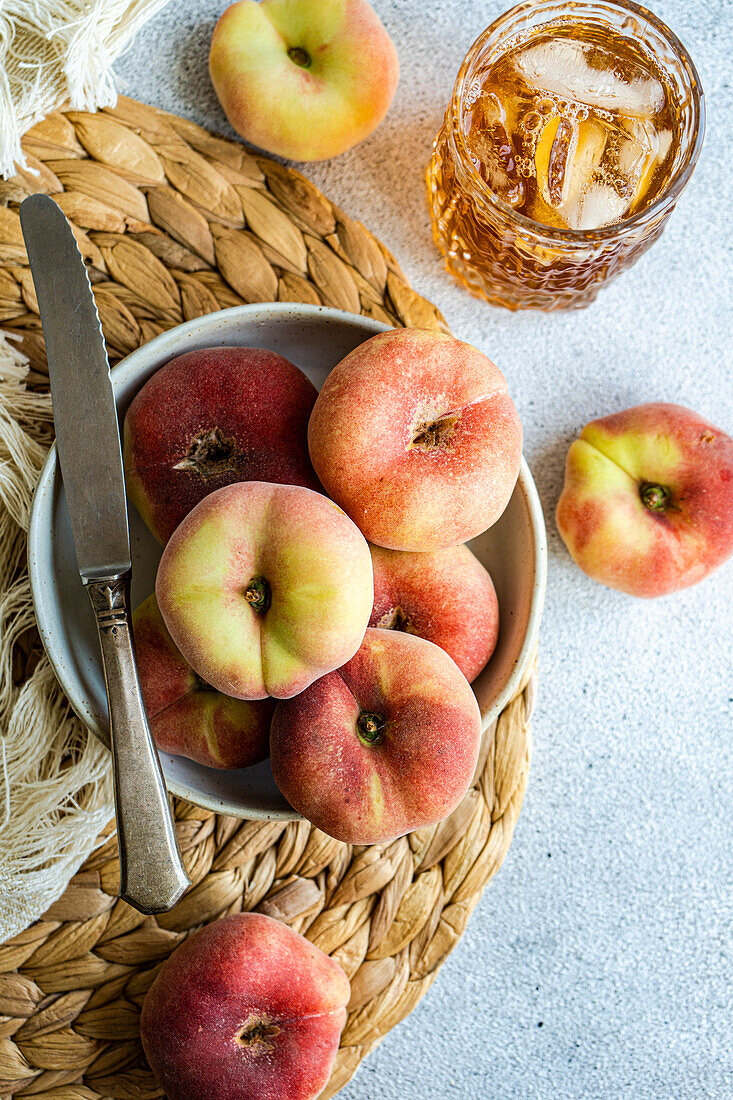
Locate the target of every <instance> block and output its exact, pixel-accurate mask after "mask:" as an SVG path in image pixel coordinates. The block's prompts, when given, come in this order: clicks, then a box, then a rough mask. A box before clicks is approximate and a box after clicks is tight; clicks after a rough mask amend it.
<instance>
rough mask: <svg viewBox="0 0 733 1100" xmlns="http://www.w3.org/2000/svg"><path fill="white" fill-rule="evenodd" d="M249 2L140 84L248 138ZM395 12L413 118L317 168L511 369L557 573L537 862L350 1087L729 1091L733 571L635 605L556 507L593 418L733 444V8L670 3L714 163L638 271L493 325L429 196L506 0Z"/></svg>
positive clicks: (536, 807)
mask: <svg viewBox="0 0 733 1100" xmlns="http://www.w3.org/2000/svg"><path fill="white" fill-rule="evenodd" d="M224 6H225V4H224V0H171V3H170V4H169V5H168V7H167V8H165V9H164V10H163V11H162V12H161V13H160V14H159V15H158V16H157V17H156V18H155V20H154V21H153V22H152V23H151V24H149V25H148V26H147V27H146V28H145V29H144V30H143V31H142V33H141V34H139V36H138V40H137V42H136V43H135V45H134V47H133V49H132V50H131V51H130V52H129V53H128V54H127V55H126V56H125V57H124V58H123V59H121V60H120V61H119V62H118V64H117V72H118V74H119V78H120V85H121V88H122V90H123V91H125V92H126V93H127V94H129V95H133V96H137V97H138V98H140V99H144V100H146V101H148V102H150V103H155V104H158V105H159V106H162V107H165V108H167V109H168V110H172V111H177V112H179V113H181V114H184V115H187V116H189V117H190V118H192V119H195V120H196V121H197V122H201V123H204V124H205V125H208V126H210V127H212V128H214V129H215V130H219V131H223V132H228V131H227V127H226V122H225V119H224V116H223V114H222V113H221V111H220V109H219V106H218V104H217V101H216V98H215V96H214V94H213V91H212V90H211V87H210V85H209V81H208V77H207V73H206V61H207V49H208V42H209V38H210V35H211V31H212V28H213V25H214V22H215V20H216V18H217V16H218V14H219V13H220V11H221V10H222V9H223V7H224ZM375 6H376V7H377V9H378V11H379V12H380V15H381V16H382V19H383V21H384V22H385V24H386V26H387V28H388V30H389V32H390V33H391V34H392V36H393V38H394V40H395V43H396V45H397V49H398V51H399V55H400V60H401V65H402V78H401V82H400V87H399V91H398V93H397V97H396V99H395V103H394V105H393V108H392V110H391V112H390V114H389V116H388V118H387V119H386V121H385V122H384V123H383V124H382V126H381V127H380V129H379V130H378V131H377V132H376V133H375V134H374V135H373V136H372V137H371V138H370V139H368V140H367V141H365V142H364V143H362V144H361V145H360V146H358V147H357V148H356V149H355V150H353V151H352V152H350V153H347V154H346V155H344V156H343V157H340V158H338V159H336V160H333V161H331V162H328V163H325V164H320V165H315V166H308V167H307V168H305V171H306V173H307V174H308V175H309V176H310V178H311V179H313V180H315V181H316V183H317V184H319V186H321V187H322V188H323V189H324V190H325V191H326V192H327V193H328V194H329V195H330V196H331V197H332V198H333V199H334V200H335V201H337V202H338V203H339V204H340V205H342V206H343V207H344V208H345V209H346V210H347V211H348V212H349V213H351V214H352V215H353V216H355V217H357V218H360V219H361V220H362V221H364V222H365V223H366V224H367V225H368V226H369V227H370V228H371V229H373V230H374V231H375V232H376V233H377V234H378V235H379V236H380V237H381V238H382V240H383V241H385V243H386V244H387V245H388V246H389V247H390V248H391V249H392V250H393V251H394V252H395V254H396V255H397V257H398V258H399V260H400V262H401V263H402V265H403V267H404V269H405V271H406V273H407V275H408V276H409V278H410V279H411V280H412V282H413V284H414V285H415V286H416V287H417V288H418V289H419V290H420V291H421V292H422V293H424V294H425V295H427V296H428V297H429V298H431V299H432V301H434V302H435V303H436V304H437V305H438V306H439V307H440V308H441V309H442V310H443V312H444V313H445V315H446V317H447V318H448V321H449V323H450V325H451V326H452V328H453V331H454V332H455V333H456V334H457V335H458V336H460V337H462V338H463V339H466V340H468V341H470V342H471V343H474V344H476V345H477V346H478V347H480V348H482V349H483V350H484V351H486V352H487V353H488V354H489V355H490V356H491V357H492V359H494V360H495V361H496V362H497V363H498V364H499V365H500V366H501V368H502V369H503V370H504V372H505V374H506V375H507V377H508V379H509V384H510V390H511V392H512V394H513V396H514V398H515V400H516V402H517V405H518V407H519V410H520V413H521V415H522V418H523V421H524V426H525V433H526V455H527V459H528V461H529V463H530V466H531V467H532V470H533V472H534V475H535V478H536V480H537V483H538V487H539V490H540V494H541V496H542V500H543V502H544V505H545V510H546V516H547V522H548V528H549V535H550V571H549V587H548V597H547V607H546V612H545V619H544V624H543V634H542V648H541V662H540V676H541V684H540V694H539V700H538V705H537V710H536V714H535V721H534V739H535V752H534V762H533V766H532V775H531V780H530V785H529V790H528V793H527V797H526V800H525V804H524V809H523V811H522V815H521V817H520V820H519V824H518V827H517V830H516V833H515V837H514V843H513V846H512V849H511V851H510V853H509V856H508V858H507V860H506V863H505V865H504V867H503V869H502V871H501V872H500V874H499V876H498V878H497V879H496V880H495V881H494V883H493V885H492V886H491V887H490V888H489V890H488V891H487V893H486V894H485V896H484V898H483V900H482V902H481V904H480V905H479V906H478V908H477V909H476V911H475V913H474V915H473V917H472V919H471V922H470V924H469V927H468V931H467V932H466V935H465V936H464V937H463V939H462V941H461V942H460V944H459V946H458V947H457V949H456V950H455V952H454V953H453V955H452V956H451V958H450V959H449V961H448V962H447V963H446V965H445V966H444V967H443V970H442V971H441V973H440V975H439V976H438V978H437V980H436V982H435V984H434V985H433V988H432V989H431V991H430V992H429V994H428V995H427V997H426V998H425V999H424V1000H423V1002H422V1003H421V1004H420V1005H419V1007H418V1008H417V1009H416V1010H415V1011H414V1012H413V1013H412V1015H411V1016H410V1017H409V1018H408V1019H407V1020H406V1021H405V1022H404V1023H403V1024H401V1025H400V1026H399V1027H398V1028H397V1029H396V1030H395V1031H393V1032H392V1033H391V1034H390V1035H389V1036H388V1037H387V1038H386V1039H385V1041H384V1042H383V1044H382V1045H381V1047H380V1048H379V1049H378V1050H377V1051H375V1053H374V1054H373V1055H372V1056H371V1057H370V1058H369V1059H368V1060H367V1061H366V1062H365V1064H364V1065H363V1066H362V1068H361V1070H360V1072H359V1074H358V1075H357V1078H356V1079H355V1081H354V1082H352V1084H351V1085H349V1087H348V1088H346V1089H345V1090H344V1092H343V1094H342V1095H343V1097H344V1100H375V1098H376V1097H380V1098H382V1100H397V1098H400V1100H404V1098H409V1100H412V1098H416V1100H417V1098H418V1097H419V1098H420V1100H444V1098H445V1097H453V1096H455V1097H466V1098H474V1097H475V1098H476V1100H479V1098H481V1100H483V1098H486V1100H493V1098H509V1097H511V1098H512V1100H514V1098H517V1100H519V1098H522V1100H524V1098H537V1100H571V1098H572V1100H575V1098H578V1100H580V1098H583V1100H591V1098H593V1100H594V1098H603V1100H619V1098H622V1097H624V1098H625V1097H628V1098H629V1100H652V1098H653V1100H693V1098H698V1097H710V1098H714V1100H730V1098H731V1097H733V1024H732V1023H731V1021H732V1019H733V1011H732V1010H733V994H732V993H731V989H732V987H733V983H732V978H733V974H732V958H731V956H732V954H733V950H732V942H733V931H732V929H733V828H732V826H731V812H732V810H733V749H732V742H733V633H732V628H731V618H732V615H733V564H729V565H728V566H727V567H724V568H723V570H722V571H720V572H719V573H718V574H717V575H715V576H713V577H712V578H709V579H708V580H707V581H706V582H705V583H703V584H701V585H699V586H698V587H696V588H694V589H691V590H689V591H688V592H685V593H682V594H680V595H677V596H674V597H669V598H666V599H662V600H656V601H649V602H646V601H645V602H642V601H635V600H633V599H631V598H630V597H626V596H623V595H621V594H618V593H613V592H610V591H608V590H606V589H604V588H601V587H599V586H598V585H595V584H594V583H593V582H592V581H590V580H588V579H587V578H586V577H585V576H583V575H582V574H581V573H580V572H579V571H578V570H577V569H576V568H575V567H574V566H573V564H572V563H571V561H570V559H569V557H568V556H567V554H566V553H565V551H564V549H563V546H562V544H561V542H560V540H559V538H558V536H557V532H556V530H555V526H554V522H553V519H552V514H553V511H554V505H555V502H556V500H557V496H558V494H559V492H560V487H561V481H562V468H563V462H564V457H565V452H566V449H567V446H568V443H569V442H570V440H571V439H572V438H573V436H574V435H575V434H576V433H577V432H578V430H579V428H580V427H581V426H582V425H583V424H584V423H585V422H586V421H587V420H589V419H591V418H592V417H595V416H598V415H602V414H603V413H606V412H609V411H611V410H614V409H619V408H623V407H625V406H627V405H632V404H637V403H639V402H642V401H649V400H669V401H676V402H679V403H681V404H685V405H689V406H690V407H691V408H694V409H696V410H698V411H699V412H700V413H702V414H703V415H706V416H708V417H709V418H710V419H711V420H712V421H713V422H714V423H717V424H718V425H719V426H721V427H723V428H727V430H728V431H733V384H732V383H731V376H732V375H733V356H731V350H730V343H731V315H732V313H733V308H732V303H731V281H730V277H731V266H732V265H731V259H732V255H731V253H732V251H733V250H732V249H731V234H730V229H729V225H730V218H731V198H732V197H733V196H732V189H731V178H732V177H733V140H732V134H733V127H732V124H731V119H732V117H733V96H732V95H731V75H730V58H731V56H733V26H732V24H733V19H732V8H731V5H730V3H729V2H725V0H708V2H702V0H658V2H657V3H656V4H655V10H656V11H657V13H658V14H659V15H660V16H661V17H662V18H663V19H665V20H666V21H667V22H668V23H669V24H670V25H671V26H672V28H673V29H674V30H675V31H676V33H677V34H678V35H679V36H680V37H681V38H682V40H683V41H684V42H685V44H686V45H687V46H688V48H689V50H690V52H691V53H692V56H693V58H694V60H695V62H696V64H697V66H698V69H699V71H700V74H701V77H702V82H703V86H704V88H705V91H706V93H707V106H708V133H707V140H706V145H705V149H704V151H703V154H702V158H701V160H700V163H699V165H698V168H697V171H696V173H695V176H694V178H693V180H692V183H691V184H690V186H689V188H688V190H687V192H686V193H685V195H684V196H683V198H682V200H681V201H680V203H679V206H678V208H677V210H676V211H675V213H674V215H673V217H672V220H671V222H670V224H669V227H668V229H667V231H666V233H665V235H664V237H663V238H662V240H661V241H660V242H658V243H657V244H656V245H655V247H654V248H653V250H652V251H651V252H650V253H649V254H648V255H647V256H646V257H645V258H644V259H643V260H642V261H641V262H640V263H639V264H638V265H637V267H636V268H635V269H634V270H633V271H632V272H630V273H628V274H626V275H624V276H622V277H621V278H620V279H619V280H618V281H617V282H616V283H615V284H614V285H613V286H611V287H609V288H608V289H607V290H606V291H605V292H604V293H602V295H601V297H600V298H599V300H598V301H597V302H596V303H595V305H593V306H591V307H590V308H589V309H587V310H586V311H585V312H582V313H576V314H571V315H556V316H550V317H545V316H539V315H510V314H508V313H504V312H501V311H498V310H495V309H492V308H490V307H488V306H485V305H482V304H480V303H478V302H475V301H474V300H473V299H472V298H470V297H468V296H467V295H466V294H465V293H464V292H463V291H462V290H460V289H459V288H458V287H457V286H456V285H454V284H453V283H452V282H451V280H450V279H449V277H448V276H447V275H446V274H445V273H444V272H443V271H442V269H441V268H440V265H439V263H438V261H437V258H436V255H435V253H434V251H433V248H432V244H431V242H430V234H429V228H428V217H427V211H426V207H425V203H424V198H423V184H422V173H423V167H424V164H425V161H426V159H427V157H428V154H429V150H430V144H431V141H432V138H433V136H434V134H435V132H436V130H437V128H438V125H439V122H440V119H441V116H442V112H443V108H444V106H445V103H446V101H447V99H448V97H449V94H450V90H451V86H452V83H453V79H454V77H455V74H456V72H457V69H458V66H459V64H460V61H461V59H462V57H463V55H464V54H465V52H466V50H467V48H468V47H469V46H470V44H471V42H472V41H473V39H474V38H475V37H476V36H477V35H478V33H479V32H480V31H481V30H482V29H483V28H484V27H485V26H486V25H487V24H488V23H489V22H491V20H492V19H493V18H494V17H495V16H496V15H498V14H499V12H500V11H501V10H502V8H503V7H504V6H505V5H503V4H502V3H496V2H493V0H461V2H460V3H459V2H457V0H419V2H418V0H375ZM726 207H727V208H728V210H727V214H725V213H724V210H725V208H726Z"/></svg>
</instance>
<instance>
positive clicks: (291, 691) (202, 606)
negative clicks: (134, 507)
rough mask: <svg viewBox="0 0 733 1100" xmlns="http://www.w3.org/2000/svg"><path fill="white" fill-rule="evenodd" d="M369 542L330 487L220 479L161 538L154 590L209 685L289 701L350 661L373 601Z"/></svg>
mask: <svg viewBox="0 0 733 1100" xmlns="http://www.w3.org/2000/svg"><path fill="white" fill-rule="evenodd" d="M373 591H374V590H373V584H372V564H371V557H370V554H369V547H368V545H367V543H366V541H365V539H364V537H363V536H362V535H361V533H360V532H359V530H358V529H357V528H356V526H355V525H354V524H353V523H352V522H351V520H350V519H349V518H348V516H346V515H345V514H344V513H343V512H342V511H341V509H340V508H339V507H338V506H337V505H335V504H334V503H333V502H332V501H330V500H328V498H327V497H324V496H322V495H321V494H320V493H315V492H313V491H312V490H311V489H305V488H303V487H301V486H295V485H272V484H269V483H267V482H259V481H249V482H239V483H237V484H234V485H228V486H225V487H224V488H222V489H219V490H217V491H216V492H215V493H212V494H211V495H210V496H208V497H205V498H204V500H202V501H201V502H200V503H199V504H198V505H197V506H196V507H195V508H194V509H193V511H191V512H189V514H188V515H187V516H186V518H185V519H184V520H183V522H182V523H181V524H180V526H179V527H178V528H177V529H176V530H175V532H174V533H173V535H172V536H171V538H170V540H169V542H168V543H167V545H166V547H165V550H164V551H163V556H162V558H161V561H160V566H159V568H158V576H157V580H156V594H157V597H158V604H159V606H160V610H161V614H162V615H163V618H164V620H165V623H166V626H167V627H168V630H169V631H170V634H171V636H172V638H173V640H174V642H175V643H176V645H177V646H178V648H179V649H180V651H181V653H182V654H183V656H184V657H185V658H186V660H187V661H188V663H189V664H190V665H191V667H192V668H193V669H194V671H195V672H197V673H198V675H199V676H201V678H202V679H203V680H205V681H206V682H207V683H208V684H210V685H211V686H212V687H214V688H216V689H217V690H218V691H222V692H224V693H225V694H227V695H233V696H234V697H235V698H239V699H264V698H265V697H266V696H268V695H271V696H274V697H276V698H279V699H286V698H289V697H290V696H292V695H296V694H297V693H298V692H300V691H303V690H304V689H305V688H306V687H308V685H309V684H311V683H312V682H313V681H314V680H316V679H317V678H318V677H319V676H323V675H324V674H325V673H327V672H331V671H333V669H335V668H338V667H339V666H340V665H342V664H343V663H344V662H345V661H348V660H349V659H350V658H351V657H352V656H353V655H354V653H355V652H356V650H357V649H358V648H359V644H360V642H361V640H362V638H363V636H364V631H365V629H366V626H367V623H368V621H369V615H370V612H371V609H372V600H373Z"/></svg>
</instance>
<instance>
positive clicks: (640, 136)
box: [616, 119, 659, 209]
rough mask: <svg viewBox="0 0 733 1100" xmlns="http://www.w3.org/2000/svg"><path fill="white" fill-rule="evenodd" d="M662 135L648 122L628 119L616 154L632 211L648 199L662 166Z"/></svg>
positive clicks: (622, 188) (620, 181)
mask: <svg viewBox="0 0 733 1100" xmlns="http://www.w3.org/2000/svg"><path fill="white" fill-rule="evenodd" d="M658 155H659V135H658V133H657V131H656V128H655V127H654V125H653V124H652V123H651V122H649V121H648V120H638V119H627V120H626V126H625V132H624V135H623V137H622V138H621V140H620V144H619V147H618V152H617V155H616V167H617V169H618V173H619V177H620V179H619V184H620V186H619V188H618V189H619V191H625V193H626V194H627V195H628V196H629V198H630V199H631V203H630V207H631V209H633V208H635V207H637V206H638V205H639V204H640V203H641V202H642V201H643V199H644V196H645V195H646V193H647V191H648V190H649V185H650V184H651V182H652V177H653V176H654V171H655V169H656V167H657V164H658V159H657V158H658Z"/></svg>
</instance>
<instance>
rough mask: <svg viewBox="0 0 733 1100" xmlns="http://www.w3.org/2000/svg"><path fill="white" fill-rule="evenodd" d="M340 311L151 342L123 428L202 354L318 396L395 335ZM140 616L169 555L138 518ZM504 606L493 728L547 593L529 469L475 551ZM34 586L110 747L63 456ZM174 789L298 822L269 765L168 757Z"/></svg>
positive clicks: (38, 505)
mask: <svg viewBox="0 0 733 1100" xmlns="http://www.w3.org/2000/svg"><path fill="white" fill-rule="evenodd" d="M385 327H386V326H385V325H382V324H381V323H379V322H377V321H372V320H369V319H368V318H365V317H359V316H356V315H355V314H351V313H343V312H341V311H340V310H335V309H325V308H323V307H319V306H310V305H297V304H289V303H266V304H263V305H247V306H238V307H235V308H234V309H225V310H222V311H221V312H219V313H211V314H208V315H207V316H204V317H197V318H195V319H194V320H192V321H187V322H186V323H185V324H182V325H179V326H178V327H177V328H174V329H171V330H170V331H168V332H165V333H163V334H162V335H160V336H158V337H156V338H155V339H154V340H151V341H150V343H148V344H145V345H144V346H143V347H141V348H138V350H137V351H134V352H133V353H132V354H131V355H128V356H127V358H126V359H124V360H123V361H122V362H121V363H119V364H118V365H117V366H116V367H115V368H114V369H113V371H112V382H113V385H114V391H115V398H116V401H117V409H118V412H119V415H120V420H122V418H123V417H124V415H125V411H126V409H127V407H128V405H129V404H130V401H131V400H132V398H133V397H134V395H135V394H136V393H137V391H138V390H139V389H140V387H141V386H142V385H143V384H144V383H145V382H146V381H147V380H148V378H150V376H151V375H152V374H153V373H154V372H155V371H156V370H157V369H158V367H160V366H161V365H162V364H163V363H165V362H167V361H168V360H169V359H172V358H173V356H175V355H180V354H181V353H182V352H185V351H191V350H193V349H195V348H208V347H217V346H220V345H225V344H241V345H248V346H251V347H262V348H270V349H272V350H273V351H277V352H280V353H281V354H282V355H284V356H285V357H286V358H287V359H290V360H291V361H292V362H293V363H296V364H297V366H299V367H300V368H301V370H303V371H304V372H305V373H306V374H307V375H308V377H309V378H310V379H311V380H312V381H313V383H314V384H315V385H316V386H317V387H318V388H320V387H321V385H322V384H323V381H324V379H325V378H326V375H327V374H328V372H329V371H330V370H331V368H332V367H333V366H335V364H336V363H338V362H339V360H341V359H343V357H344V356H345V355H346V354H347V353H348V352H350V351H351V350H352V349H353V348H355V347H356V346H357V345H358V344H361V343H362V342H363V341H364V340H367V339H368V338H369V337H370V336H373V335H374V334H375V333H376V332H381V331H383V330H384V329H385ZM130 541H131V546H132V563H133V583H132V606H133V607H137V606H138V604H139V603H141V602H142V601H143V600H144V599H145V598H146V597H147V596H148V595H149V594H150V593H151V592H152V591H153V588H154V583H155V573H156V569H157V565H158V560H159V558H160V553H161V548H160V546H159V545H158V543H157V542H156V541H155V540H154V539H153V537H152V535H151V534H150V533H149V531H148V529H147V528H146V527H145V525H144V523H143V522H142V520H141V519H140V517H139V516H138V515H137V512H136V511H135V509H134V508H131V509H130ZM471 549H472V550H473V551H474V553H475V554H476V556H477V557H478V558H479V559H480V561H482V562H483V563H484V565H485V566H486V567H487V569H488V570H489V572H490V573H491V576H492V577H493V580H494V584H495V586H496V591H497V595H498V599H499V610H500V617H501V628H500V633H499V641H498V644H497V647H496V651H495V652H494V655H493V657H492V658H491V660H490V662H489V664H488V665H487V667H486V668H485V669H484V670H483V672H482V673H481V674H480V676H479V677H478V679H477V680H476V682H475V683H474V685H473V686H474V689H475V691H476V696H477V698H478V701H479V704H480V707H481V713H482V715H483V720H484V726H485V727H487V726H489V725H490V723H491V722H492V721H493V720H494V719H495V718H496V716H497V715H498V714H499V712H500V711H501V710H502V708H503V707H504V705H505V704H506V703H507V702H508V701H509V699H511V697H512V695H513V694H514V692H515V691H516V688H517V686H518V684H519V682H520V680H521V677H522V675H523V674H524V672H525V670H526V667H527V664H528V662H529V661H530V659H531V657H532V654H533V651H534V649H535V646H536V644H537V635H538V630H539V624H540V616H541V612H542V604H543V600H544V591H545V574H546V545H545V527H544V522H543V517H542V510H541V507H540V502H539V498H538V496H537V490H536V489H535V485H534V482H533V480H532V476H531V474H530V472H529V469H528V468H527V465H526V463H525V462H524V461H522V469H521V472H520V475H519V481H518V483H517V487H516V489H515V491H514V495H513V496H512V499H511V501H510V502H509V505H508V507H507V509H506V511H505V512H504V514H503V516H502V517H501V519H500V520H499V521H498V523H496V524H494V526H493V527H492V528H491V529H490V530H489V531H486V532H485V533H484V534H483V535H481V536H480V537H479V538H477V539H474V541H473V542H472V543H471ZM28 555H29V569H30V582H31V589H32V592H33V600H34V604H35V610H36V617H37V620H38V628H39V631H40V634H41V638H42V640H43V644H44V646H45V648H46V652H47V654H48V656H49V659H50V661H51V664H52V665H53V668H54V670H55V672H56V675H57V676H58V679H59V681H60V683H61V685H62V687H63V689H64V691H65V692H66V694H67V696H68V698H69V700H70V701H71V705H72V707H73V708H74V710H75V711H76V713H77V714H78V715H79V717H80V718H81V719H82V721H83V722H85V723H86V725H87V726H88V727H89V728H90V729H91V730H92V731H93V732H94V733H95V734H96V735H97V736H98V737H100V738H101V739H102V740H103V741H105V743H108V736H109V735H108V720H107V703H106V697H105V691H104V679H103V676H102V666H101V662H100V656H99V649H98V645H97V635H96V629H95V625H94V620H93V617H92V613H91V609H90V607H89V603H88V600H87V597H86V595H85V593H84V592H83V590H82V584H81V581H80V579H79V573H78V570H77V565H76V557H75V553H74V543H73V539H72V534H71V525H70V522H69V514H68V510H67V507H66V499H65V496H64V489H63V485H62V482H61V476H60V471H59V465H58V460H57V456H56V448H55V447H53V448H52V449H51V451H50V453H49V456H48V459H47V460H46V464H45V466H44V468H43V472H42V473H41V477H40V481H39V483H38V487H37V489H36V495H35V499H34V502H33V510H32V513H31V522H30V533H29V540H28ZM161 762H162V765H163V771H164V774H165V778H166V782H167V784H168V788H169V790H170V791H172V792H173V794H176V795H179V796H180V797H182V798H185V799H187V800H188V801H190V802H193V803H195V804H196V805H198V806H203V807H205V808H207V809H211V810H214V811H215V812H217V813H225V814H233V815H235V816H237V817H246V818H260V819H268V818H272V819H274V818H278V819H293V818H297V817H298V816H299V815H298V814H297V813H296V812H295V811H294V810H293V809H292V807H291V806H290V805H289V804H288V803H287V802H286V801H285V800H284V798H283V797H282V795H281V794H280V792H279V791H278V790H277V788H276V786H275V784H274V782H273V779H272V773H271V771H270V765H269V762H268V761H265V762H263V763H262V764H258V765H257V766H256V767H253V768H246V769H242V770H235V771H219V770H216V769H213V768H206V767H203V766H202V765H200V764H194V763H193V762H192V761H191V760H187V759H184V758H183V757H180V756H170V755H167V754H165V753H164V754H162V755H161Z"/></svg>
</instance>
